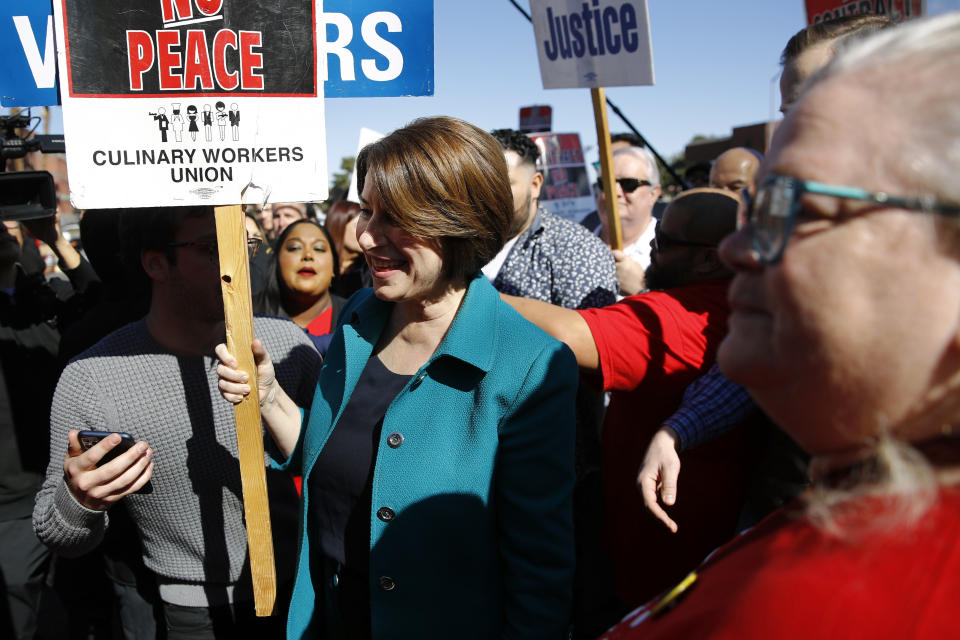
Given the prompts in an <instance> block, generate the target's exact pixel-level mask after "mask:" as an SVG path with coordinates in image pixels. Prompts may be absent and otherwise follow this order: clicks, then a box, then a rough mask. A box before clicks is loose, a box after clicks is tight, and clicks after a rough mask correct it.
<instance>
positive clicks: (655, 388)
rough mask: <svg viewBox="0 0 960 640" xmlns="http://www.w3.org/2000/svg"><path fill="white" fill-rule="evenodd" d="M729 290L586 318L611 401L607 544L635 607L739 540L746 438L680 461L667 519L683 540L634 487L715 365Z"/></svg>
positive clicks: (708, 289)
mask: <svg viewBox="0 0 960 640" xmlns="http://www.w3.org/2000/svg"><path fill="white" fill-rule="evenodd" d="M729 284H730V283H729V281H728V280H720V281H717V280H714V281H707V282H703V283H700V284H696V285H690V286H686V287H678V288H675V289H671V290H669V291H654V292H649V293H642V294H639V295H636V296H630V297H628V298H625V299H623V300H621V301H620V302H618V303H617V304H614V305H611V306H609V307H603V308H600V309H584V310H582V311H580V312H579V313H580V314H581V315H582V316H583V319H584V320H586V322H587V324H588V325H589V327H590V331H591V333H592V334H593V339H594V342H595V343H596V345H597V351H598V353H599V356H600V369H601V373H602V386H603V389H604V390H612V391H613V393H612V397H611V399H610V406H609V407H608V408H607V415H606V418H605V420H604V426H603V434H602V445H603V463H602V467H601V470H602V473H603V485H604V517H605V523H604V538H605V541H606V544H607V548H608V550H609V552H610V554H611V555H612V558H613V562H614V565H615V578H616V589H617V594H618V595H619V597H620V598H621V599H622V600H623V601H624V602H626V603H627V604H628V605H631V606H637V605H639V604H642V603H643V602H646V601H647V600H649V599H650V598H652V597H653V596H654V595H656V594H657V593H659V592H660V591H662V590H663V589H666V588H667V587H670V586H672V585H674V584H676V583H677V582H679V581H680V580H681V579H682V578H683V577H684V576H685V575H686V574H687V573H688V572H689V571H690V569H692V568H693V567H695V566H697V565H698V564H700V562H701V561H703V559H704V558H705V557H706V556H707V554H709V553H710V552H711V551H713V550H714V549H716V548H717V547H718V546H720V545H721V544H723V543H725V542H726V541H728V540H729V539H730V537H731V536H733V534H734V533H735V527H736V523H737V519H738V517H739V513H740V509H741V506H742V504H743V498H744V494H745V490H746V484H747V475H748V469H749V465H747V464H746V461H747V455H748V452H747V451H746V448H745V446H744V443H745V439H746V438H745V435H744V433H742V431H743V430H734V431H733V432H731V433H728V434H727V435H726V436H724V437H722V438H719V439H717V440H715V441H713V442H710V443H707V444H704V445H702V446H700V447H697V448H695V449H693V450H691V451H687V452H684V453H683V454H681V458H680V459H681V473H680V484H679V495H678V500H677V504H676V506H674V507H672V508H671V509H670V513H671V516H672V517H673V518H674V519H675V520H676V521H677V523H678V525H679V531H678V532H677V533H676V534H672V533H670V531H668V530H667V528H666V527H665V526H663V524H662V523H661V522H660V521H658V520H656V519H654V518H653V516H651V515H650V514H649V513H648V512H647V510H646V508H645V507H644V506H643V500H642V498H641V497H640V493H639V491H638V490H637V485H636V481H637V471H638V470H639V468H640V463H641V462H642V461H643V454H644V453H645V452H646V449H647V445H648V444H649V443H650V438H651V437H652V436H653V434H654V432H656V430H657V429H659V428H660V426H661V425H662V424H663V421H664V420H665V419H666V418H668V417H669V416H670V415H671V414H672V413H673V412H674V411H675V410H676V409H677V408H678V407H679V405H680V401H681V399H682V397H683V391H684V390H685V389H686V387H687V386H688V385H689V384H690V383H691V382H692V381H693V380H695V379H696V378H697V377H699V376H700V375H702V374H703V373H704V372H705V371H706V370H707V369H708V368H709V367H710V366H711V365H712V364H713V361H714V357H715V354H716V350H717V347H718V346H719V344H720V341H721V340H722V339H723V337H724V336H725V335H726V332H727V324H726V321H727V315H728V314H729V306H728V304H727V287H728V285H729ZM685 488H686V490H685Z"/></svg>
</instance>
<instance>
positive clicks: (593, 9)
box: [530, 0, 654, 89]
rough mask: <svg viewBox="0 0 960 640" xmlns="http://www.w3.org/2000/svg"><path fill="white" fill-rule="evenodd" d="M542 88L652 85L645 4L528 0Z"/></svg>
mask: <svg viewBox="0 0 960 640" xmlns="http://www.w3.org/2000/svg"><path fill="white" fill-rule="evenodd" d="M530 13H531V15H532V17H533V28H534V32H535V33H536V38H537V56H538V57H539V59H540V77H541V78H542V80H543V88H544V89H568V88H574V87H585V88H594V87H620V86H635V85H650V84H653V79H654V78H653V50H652V48H651V46H650V23H649V19H648V17H647V3H646V1H645V0H640V1H637V0H632V1H631V0H581V1H577V0H531V2H530Z"/></svg>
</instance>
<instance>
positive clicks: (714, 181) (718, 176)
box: [710, 147, 762, 193]
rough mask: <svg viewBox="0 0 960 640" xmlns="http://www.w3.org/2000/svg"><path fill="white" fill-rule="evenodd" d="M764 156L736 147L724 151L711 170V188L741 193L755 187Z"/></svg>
mask: <svg viewBox="0 0 960 640" xmlns="http://www.w3.org/2000/svg"><path fill="white" fill-rule="evenodd" d="M761 159H762V156H761V155H760V154H759V153H757V152H756V151H754V150H753V149H747V148H746V147H734V148H733V149H730V150H729V151H724V152H723V153H721V154H720V155H719V156H717V159H716V160H715V161H714V163H713V167H711V168H710V186H711V187H713V188H715V189H726V190H727V191H732V192H733V193H740V191H741V189H744V188H750V189H752V188H753V186H754V180H753V178H754V176H756V175H757V169H759V168H760V160H761Z"/></svg>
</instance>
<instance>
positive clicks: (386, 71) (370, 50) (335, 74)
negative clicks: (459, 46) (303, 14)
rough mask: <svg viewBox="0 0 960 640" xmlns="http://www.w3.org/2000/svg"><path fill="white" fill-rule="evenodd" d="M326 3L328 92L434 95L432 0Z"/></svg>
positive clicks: (338, 0)
mask: <svg viewBox="0 0 960 640" xmlns="http://www.w3.org/2000/svg"><path fill="white" fill-rule="evenodd" d="M324 6H325V9H326V10H325V11H324V12H323V22H324V25H325V29H326V40H325V41H324V43H323V44H322V49H323V51H324V52H325V54H326V55H325V56H324V58H325V60H326V70H327V71H326V74H325V75H324V80H325V82H324V86H323V92H324V94H325V95H326V97H328V98H361V97H373V96H377V97H384V96H431V95H433V89H434V82H433V50H434V49H433V40H434V33H433V0H404V2H390V1H389V0H330V1H328V2H325V3H324Z"/></svg>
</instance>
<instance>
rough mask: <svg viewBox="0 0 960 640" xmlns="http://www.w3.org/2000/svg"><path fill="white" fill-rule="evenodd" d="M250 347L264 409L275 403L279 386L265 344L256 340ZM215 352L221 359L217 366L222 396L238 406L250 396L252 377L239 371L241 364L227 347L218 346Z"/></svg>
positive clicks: (261, 404) (223, 345) (261, 403)
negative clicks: (265, 406)
mask: <svg viewBox="0 0 960 640" xmlns="http://www.w3.org/2000/svg"><path fill="white" fill-rule="evenodd" d="M250 346H251V349H252V351H253V361H254V364H255V365H256V367H257V389H258V391H259V396H260V397H259V400H260V406H261V407H263V406H264V405H268V404H271V403H273V402H274V401H275V399H276V395H277V389H278V388H279V385H278V384H277V376H276V372H275V371H274V369H273V361H272V360H270V354H269V353H267V350H266V348H265V347H264V346H263V343H262V342H260V340H259V339H256V340H254V341H253V344H252V345H250ZM214 352H215V353H216V354H217V358H219V359H220V364H218V365H217V376H219V378H220V381H219V382H218V386H219V388H220V395H221V396H223V398H224V400H226V401H227V402H231V403H233V404H237V403H239V402H240V401H242V400H243V399H244V398H245V397H247V395H249V394H250V384H249V383H250V376H248V375H247V374H246V373H245V372H243V371H241V370H240V369H239V366H240V363H239V362H237V359H236V358H234V357H233V354H231V353H230V352H229V351H228V350H227V345H225V344H218V345H217V346H216V348H215V349H214Z"/></svg>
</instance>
